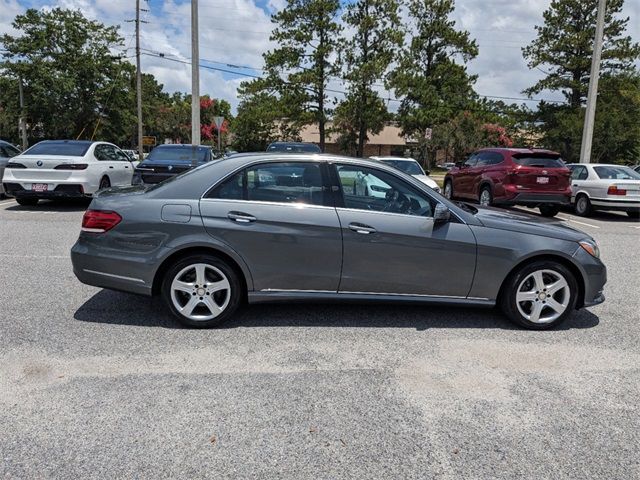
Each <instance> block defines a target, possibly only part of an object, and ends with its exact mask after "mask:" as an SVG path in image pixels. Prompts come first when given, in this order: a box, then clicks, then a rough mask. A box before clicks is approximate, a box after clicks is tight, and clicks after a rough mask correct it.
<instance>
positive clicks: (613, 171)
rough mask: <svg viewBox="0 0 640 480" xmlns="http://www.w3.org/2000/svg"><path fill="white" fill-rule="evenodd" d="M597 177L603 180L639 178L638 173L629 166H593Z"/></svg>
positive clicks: (639, 174)
mask: <svg viewBox="0 0 640 480" xmlns="http://www.w3.org/2000/svg"><path fill="white" fill-rule="evenodd" d="M593 169H594V170H595V171H596V173H597V174H598V177H600V178H602V179H605V180H640V173H638V172H634V171H633V170H631V169H630V168H629V167H614V166H606V167H593Z"/></svg>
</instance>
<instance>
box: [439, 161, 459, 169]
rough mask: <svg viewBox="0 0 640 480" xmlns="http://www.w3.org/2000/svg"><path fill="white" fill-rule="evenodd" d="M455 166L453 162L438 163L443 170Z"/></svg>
mask: <svg viewBox="0 0 640 480" xmlns="http://www.w3.org/2000/svg"><path fill="white" fill-rule="evenodd" d="M455 166H456V164H455V163H454V162H445V163H441V164H440V165H438V167H440V168H442V169H443V170H451V169H452V168H453V167H455Z"/></svg>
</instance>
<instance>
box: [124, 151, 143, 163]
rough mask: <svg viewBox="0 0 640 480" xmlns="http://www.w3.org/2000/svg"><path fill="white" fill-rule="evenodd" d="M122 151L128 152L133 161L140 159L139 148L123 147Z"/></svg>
mask: <svg viewBox="0 0 640 480" xmlns="http://www.w3.org/2000/svg"><path fill="white" fill-rule="evenodd" d="M122 151H123V152H124V153H126V154H127V157H129V158H130V159H131V162H139V161H140V153H139V152H138V151H137V150H131V149H122Z"/></svg>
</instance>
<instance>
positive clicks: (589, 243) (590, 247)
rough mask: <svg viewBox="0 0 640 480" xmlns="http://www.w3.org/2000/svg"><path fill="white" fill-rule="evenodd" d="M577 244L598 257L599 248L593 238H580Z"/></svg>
mask: <svg viewBox="0 0 640 480" xmlns="http://www.w3.org/2000/svg"><path fill="white" fill-rule="evenodd" d="M578 244H580V246H581V247H582V248H583V249H584V250H586V251H587V253H588V254H589V255H591V256H592V257H595V258H600V249H599V248H598V244H597V243H596V242H595V240H580V241H579V242H578Z"/></svg>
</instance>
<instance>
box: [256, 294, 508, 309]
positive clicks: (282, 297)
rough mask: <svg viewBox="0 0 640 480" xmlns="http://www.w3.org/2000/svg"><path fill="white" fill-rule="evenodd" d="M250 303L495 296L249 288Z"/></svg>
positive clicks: (470, 302) (481, 301)
mask: <svg viewBox="0 0 640 480" xmlns="http://www.w3.org/2000/svg"><path fill="white" fill-rule="evenodd" d="M248 300H249V303H279V302H280V303H286V302H291V303H294V302H316V303H421V304H429V305H459V306H474V307H488V308H490V307H493V306H495V304H496V301H495V300H490V299H488V298H474V297H468V298H465V297H440V296H435V295H405V294H401V293H399V294H394V293H383V294H378V293H365V292H340V293H338V292H325V291H305V290H261V291H257V292H255V291H254V292H249V294H248Z"/></svg>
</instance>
